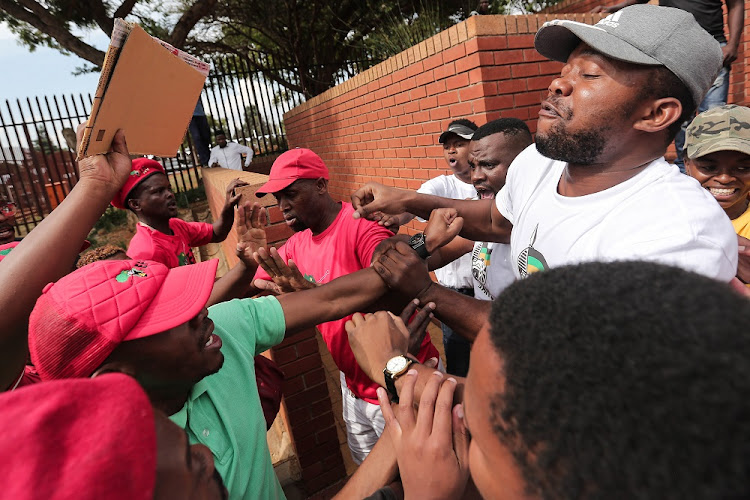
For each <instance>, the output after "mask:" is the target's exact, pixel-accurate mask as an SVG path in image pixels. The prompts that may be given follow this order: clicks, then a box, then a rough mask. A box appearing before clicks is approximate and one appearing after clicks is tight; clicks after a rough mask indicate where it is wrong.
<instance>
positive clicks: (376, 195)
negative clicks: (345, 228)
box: [352, 182, 407, 220]
mask: <svg viewBox="0 0 750 500" xmlns="http://www.w3.org/2000/svg"><path fill="white" fill-rule="evenodd" d="M405 192H406V191H404V190H403V189H397V188H393V187H388V186H384V185H382V184H378V183H377V182H368V183H367V184H365V185H364V186H362V187H361V188H359V189H357V190H356V191H355V192H354V193H352V206H353V207H354V218H355V219H359V218H366V219H370V220H380V219H381V218H382V217H383V215H398V214H400V213H403V212H406V211H407V210H406V207H405V206H404V202H403V200H404V193H405ZM376 212H382V214H376Z"/></svg>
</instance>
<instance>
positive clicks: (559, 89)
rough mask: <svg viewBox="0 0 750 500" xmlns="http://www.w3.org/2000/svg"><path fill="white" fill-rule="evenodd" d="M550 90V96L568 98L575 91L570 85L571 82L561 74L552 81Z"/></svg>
mask: <svg viewBox="0 0 750 500" xmlns="http://www.w3.org/2000/svg"><path fill="white" fill-rule="evenodd" d="M563 69H564V68H563ZM548 90H549V93H550V94H555V95H560V96H567V95H570V93H571V92H572V91H573V86H572V85H571V84H570V80H569V79H568V78H567V77H566V76H563V75H562V74H561V75H560V76H558V77H557V78H555V79H554V80H552V83H550V84H549V87H548Z"/></svg>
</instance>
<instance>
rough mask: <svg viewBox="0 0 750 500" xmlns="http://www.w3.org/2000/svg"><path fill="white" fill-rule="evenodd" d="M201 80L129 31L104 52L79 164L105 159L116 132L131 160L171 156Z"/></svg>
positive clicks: (155, 45)
mask: <svg viewBox="0 0 750 500" xmlns="http://www.w3.org/2000/svg"><path fill="white" fill-rule="evenodd" d="M113 40H114V37H113ZM205 79H206V77H205V75H204V74H202V73H201V72H200V71H198V70H196V69H195V68H194V67H192V66H191V65H190V64H188V63H187V62H185V61H184V60H182V59H181V58H180V57H178V56H177V55H176V54H175V53H174V52H171V51H170V50H168V49H167V48H165V47H164V46H163V45H162V44H160V42H159V41H157V40H156V39H154V38H153V37H151V36H150V35H149V34H148V33H146V32H145V31H144V30H143V29H142V28H141V27H140V26H138V25H134V26H133V27H132V30H131V31H130V33H129V34H128V35H127V38H126V39H125V41H124V43H123V45H122V48H117V47H113V46H112V45H110V49H109V50H108V51H107V57H106V59H105V63H104V65H103V69H102V75H101V77H100V80H99V88H98V89H97V93H96V97H95V99H94V104H93V106H92V110H91V116H90V117H89V120H88V122H87V124H86V130H85V131H84V137H83V140H82V142H81V145H80V147H79V150H78V158H79V159H80V158H84V157H86V156H91V155H95V154H101V153H106V152H107V151H108V149H109V146H110V144H111V143H112V138H113V137H114V135H115V132H117V129H123V130H124V132H125V137H126V139H127V143H128V149H129V151H130V153H131V154H140V155H146V154H151V155H156V156H162V157H173V156H176V155H177V150H178V149H179V147H180V144H182V139H183V138H184V136H185V131H186V130H187V127H188V124H189V123H190V119H191V118H192V115H193V110H194V109H195V103H196V102H198V99H199V98H200V94H201V90H202V89H203V83H204V81H205Z"/></svg>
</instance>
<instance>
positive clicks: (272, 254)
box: [253, 247, 318, 295]
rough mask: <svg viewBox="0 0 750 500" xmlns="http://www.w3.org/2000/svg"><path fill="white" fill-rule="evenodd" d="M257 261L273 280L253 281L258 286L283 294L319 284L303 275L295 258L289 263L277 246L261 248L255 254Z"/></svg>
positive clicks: (275, 293) (276, 293)
mask: <svg viewBox="0 0 750 500" xmlns="http://www.w3.org/2000/svg"><path fill="white" fill-rule="evenodd" d="M253 257H254V258H255V261H256V262H257V263H258V264H260V267H262V268H263V270H264V271H265V272H267V273H268V275H269V276H270V277H271V280H272V281H267V280H262V279H256V280H255V282H254V283H253V284H254V285H255V287H256V288H259V289H261V290H265V291H268V292H271V293H273V294H274V295H281V294H282V293H289V292H296V291H298V290H306V289H308V288H315V287H316V286H318V285H317V284H316V283H313V282H311V281H309V280H307V279H305V277H304V276H303V275H302V272H301V271H300V270H299V268H298V267H297V264H295V263H294V261H293V260H291V259H289V264H287V263H286V262H284V259H282V258H281V255H279V251H278V250H276V248H274V247H271V249H270V251H267V250H266V249H265V248H260V249H258V251H256V252H255V253H254V254H253Z"/></svg>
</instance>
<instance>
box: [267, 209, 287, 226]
mask: <svg viewBox="0 0 750 500" xmlns="http://www.w3.org/2000/svg"><path fill="white" fill-rule="evenodd" d="M268 215H269V216H270V219H269V222H270V223H271V224H276V223H278V222H281V221H283V220H284V216H283V215H282V214H281V210H279V207H277V206H273V207H268Z"/></svg>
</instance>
